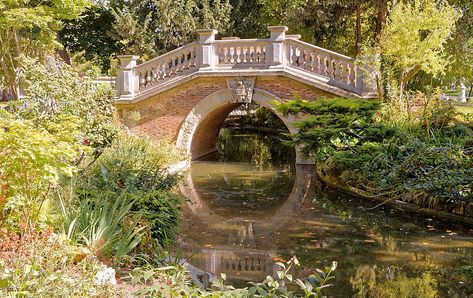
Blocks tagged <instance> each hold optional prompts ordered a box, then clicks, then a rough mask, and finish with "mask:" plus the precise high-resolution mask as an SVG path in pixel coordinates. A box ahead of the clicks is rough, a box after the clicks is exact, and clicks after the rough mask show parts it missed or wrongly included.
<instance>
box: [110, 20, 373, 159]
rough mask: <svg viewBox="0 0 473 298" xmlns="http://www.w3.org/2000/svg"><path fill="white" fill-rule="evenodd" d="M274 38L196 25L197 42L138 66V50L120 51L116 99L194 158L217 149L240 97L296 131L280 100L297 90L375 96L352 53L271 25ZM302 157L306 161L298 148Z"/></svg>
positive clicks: (123, 111)
mask: <svg viewBox="0 0 473 298" xmlns="http://www.w3.org/2000/svg"><path fill="white" fill-rule="evenodd" d="M268 28H269V31H270V38H267V39H239V38H236V37H227V38H222V39H220V40H217V39H216V35H217V33H218V32H217V31H216V30H207V29H204V30H197V33H198V36H199V38H198V41H196V42H193V43H190V44H188V45H185V46H183V47H180V48H177V49H175V50H173V51H171V52H168V53H166V54H164V55H161V56H159V57H156V58H154V59H152V60H150V61H146V62H144V63H141V64H139V65H137V61H138V59H139V57H138V56H135V55H126V56H119V59H120V61H121V67H120V70H119V73H118V76H117V79H116V84H115V85H116V89H117V99H116V106H117V110H118V113H119V117H120V118H121V119H122V121H123V122H124V124H125V125H127V126H128V127H129V128H130V129H131V130H132V131H133V132H135V133H139V134H146V135H149V136H151V137H153V138H157V139H168V140H173V141H175V142H176V145H177V146H179V147H181V148H184V149H185V150H186V151H187V153H188V154H189V155H190V156H191V157H192V158H193V159H196V158H199V157H201V156H203V155H205V154H207V153H209V152H211V151H214V150H215V145H216V139H217V136H218V132H219V129H220V126H221V125H222V123H223V121H224V120H225V118H226V117H227V116H228V114H229V113H230V112H231V111H233V110H234V109H235V108H236V107H237V106H239V105H241V104H242V103H247V102H255V103H257V104H259V105H261V106H264V107H266V108H269V109H270V110H272V111H273V112H274V113H275V114H277V115H278V116H279V117H280V118H281V120H282V121H283V122H284V123H285V124H286V126H287V127H288V129H289V131H290V132H292V133H294V132H296V129H295V127H294V126H293V122H294V121H295V120H297V119H296V118H295V117H292V116H288V117H286V116H283V115H281V114H279V113H278V112H277V111H275V110H274V108H273V103H274V101H281V100H283V99H291V98H293V97H294V96H295V95H298V96H299V97H301V98H304V99H307V100H316V99H317V98H318V97H321V96H325V97H327V96H343V97H358V98H370V97H373V95H374V90H373V88H372V86H371V85H370V84H369V83H368V80H367V79H366V77H367V76H366V74H365V72H364V71H362V69H363V68H362V67H360V66H359V65H358V64H357V63H355V60H354V59H353V58H350V57H347V56H344V55H341V54H338V53H335V52H331V51H329V50H326V49H323V48H320V47H317V46H314V45H311V44H308V43H305V42H302V41H300V40H299V38H300V36H299V35H286V31H287V29H288V28H287V27H285V26H271V27H268ZM297 162H298V163H306V162H308V161H306V160H304V159H303V158H302V156H300V155H299V154H298V157H297Z"/></svg>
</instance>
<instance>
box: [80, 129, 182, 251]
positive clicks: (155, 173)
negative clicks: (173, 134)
mask: <svg viewBox="0 0 473 298" xmlns="http://www.w3.org/2000/svg"><path fill="white" fill-rule="evenodd" d="M180 158H181V155H180V152H179V151H178V150H177V149H175V147H174V146H173V145H172V144H168V143H165V142H161V143H154V142H152V141H151V140H149V139H146V138H142V137H137V136H132V135H125V134H122V135H121V136H120V137H119V138H118V139H117V140H115V141H114V142H113V143H112V145H111V147H110V148H107V149H105V150H104V152H103V154H102V155H101V156H100V157H99V158H98V159H97V160H95V161H94V162H93V163H92V164H91V165H90V166H88V167H87V168H85V169H84V170H83V172H82V174H81V176H80V178H79V181H78V186H77V193H78V195H79V196H80V198H82V199H90V198H95V197H97V198H101V197H102V194H103V193H104V192H111V193H113V194H114V197H115V198H116V197H118V196H121V195H123V196H125V197H126V198H127V199H128V200H129V201H130V202H133V204H132V205H131V211H135V212H139V213H140V214H141V215H142V216H143V217H144V218H145V220H146V223H145V224H146V225H148V226H149V228H150V229H151V233H152V236H153V237H154V238H155V239H158V240H159V242H160V243H162V244H166V243H168V240H171V239H172V238H173V237H174V236H175V233H176V228H177V223H178V221H179V218H180V212H179V204H180V202H181V199H180V197H179V196H177V195H176V194H174V193H173V192H172V189H173V187H174V186H175V185H176V183H177V182H178V177H177V176H176V175H175V174H169V173H167V171H166V168H165V167H166V166H167V165H170V164H172V163H175V162H177V161H179V159H180Z"/></svg>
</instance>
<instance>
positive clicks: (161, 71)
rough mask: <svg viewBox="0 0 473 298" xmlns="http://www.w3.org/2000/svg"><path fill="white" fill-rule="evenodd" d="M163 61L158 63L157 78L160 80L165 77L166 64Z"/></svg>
mask: <svg viewBox="0 0 473 298" xmlns="http://www.w3.org/2000/svg"><path fill="white" fill-rule="evenodd" d="M165 64H166V63H165V62H161V64H160V65H159V78H160V79H161V80H164V79H165V78H166V66H165Z"/></svg>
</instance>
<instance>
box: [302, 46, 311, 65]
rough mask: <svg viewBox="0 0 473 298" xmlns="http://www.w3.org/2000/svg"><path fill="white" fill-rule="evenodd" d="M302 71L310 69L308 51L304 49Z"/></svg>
mask: <svg viewBox="0 0 473 298" xmlns="http://www.w3.org/2000/svg"><path fill="white" fill-rule="evenodd" d="M303 61H304V69H306V70H308V69H310V55H309V50H308V49H304V60H303Z"/></svg>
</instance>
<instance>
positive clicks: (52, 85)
mask: <svg viewBox="0 0 473 298" xmlns="http://www.w3.org/2000/svg"><path fill="white" fill-rule="evenodd" d="M22 61H23V62H22V69H23V72H24V74H25V80H24V83H23V89H24V92H25V95H26V96H25V97H23V98H22V99H21V100H20V101H18V102H13V103H12V104H11V105H12V107H13V109H15V110H16V111H17V113H19V114H20V115H21V116H22V117H24V118H28V119H32V120H33V121H34V122H35V123H36V124H37V125H39V126H42V127H46V128H47V129H48V128H49V127H51V128H50V129H54V127H55V125H58V124H59V123H62V122H63V121H64V119H68V118H71V117H72V118H75V119H78V120H79V122H78V128H79V129H80V130H79V132H80V133H79V135H77V136H75V137H76V141H77V142H80V143H83V144H84V145H87V146H90V147H91V148H92V149H93V152H92V154H93V155H94V157H98V156H99V155H100V154H101V152H102V150H103V149H104V148H106V147H108V146H110V144H111V142H112V140H113V139H114V138H115V137H116V134H117V128H116V127H115V126H114V124H113V113H114V109H113V90H112V89H111V87H110V86H108V85H107V84H99V85H97V84H93V83H92V82H91V81H90V79H85V78H83V77H81V76H80V75H79V74H78V73H77V71H76V70H75V69H73V68H72V67H70V66H68V65H67V64H65V63H55V61H49V62H48V63H47V64H46V65H42V64H41V63H38V61H37V60H35V59H29V58H25V59H23V60H22ZM71 131H72V130H71Z"/></svg>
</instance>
